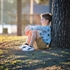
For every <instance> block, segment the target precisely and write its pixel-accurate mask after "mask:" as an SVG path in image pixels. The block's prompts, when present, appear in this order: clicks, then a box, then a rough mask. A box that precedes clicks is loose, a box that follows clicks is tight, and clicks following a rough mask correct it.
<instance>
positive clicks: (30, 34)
mask: <svg viewBox="0 0 70 70" xmlns="http://www.w3.org/2000/svg"><path fill="white" fill-rule="evenodd" d="M31 36H32V31H29V33H28V37H27V40H26V43H27V44H29V43H30V40H31Z"/></svg>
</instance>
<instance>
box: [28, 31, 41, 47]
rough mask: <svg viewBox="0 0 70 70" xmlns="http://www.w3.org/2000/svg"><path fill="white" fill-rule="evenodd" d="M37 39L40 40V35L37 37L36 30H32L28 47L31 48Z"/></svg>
mask: <svg viewBox="0 0 70 70" xmlns="http://www.w3.org/2000/svg"><path fill="white" fill-rule="evenodd" d="M38 38H40V35H39V33H38V31H37V30H33V31H32V36H31V40H30V43H29V45H30V46H33V43H34V41H35V40H36V39H38Z"/></svg>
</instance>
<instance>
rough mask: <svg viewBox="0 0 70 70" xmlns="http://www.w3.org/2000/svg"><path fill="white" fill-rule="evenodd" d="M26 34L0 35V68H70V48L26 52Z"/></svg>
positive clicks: (20, 69)
mask: <svg viewBox="0 0 70 70" xmlns="http://www.w3.org/2000/svg"><path fill="white" fill-rule="evenodd" d="M25 41H26V37H25V36H2V35H0V70H70V49H66V48H65V49H61V48H59V49H58V48H53V49H52V48H49V49H45V50H34V51H30V52H24V51H22V50H21V49H19V46H20V45H22V43H24V42H25Z"/></svg>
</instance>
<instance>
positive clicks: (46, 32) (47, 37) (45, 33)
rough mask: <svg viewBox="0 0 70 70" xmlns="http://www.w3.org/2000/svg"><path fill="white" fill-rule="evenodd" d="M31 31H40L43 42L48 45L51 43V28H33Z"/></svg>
mask: <svg viewBox="0 0 70 70" xmlns="http://www.w3.org/2000/svg"><path fill="white" fill-rule="evenodd" d="M30 29H31V30H38V31H39V34H40V36H41V38H42V40H43V41H44V42H45V43H46V44H47V45H48V44H50V41H51V26H49V25H48V26H41V25H38V26H31V28H30Z"/></svg>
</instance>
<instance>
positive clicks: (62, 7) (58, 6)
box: [51, 0, 70, 48]
mask: <svg viewBox="0 0 70 70" xmlns="http://www.w3.org/2000/svg"><path fill="white" fill-rule="evenodd" d="M52 19H53V21H52V42H51V46H52V47H64V48H65V47H67V48H70V0H53V17H52Z"/></svg>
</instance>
